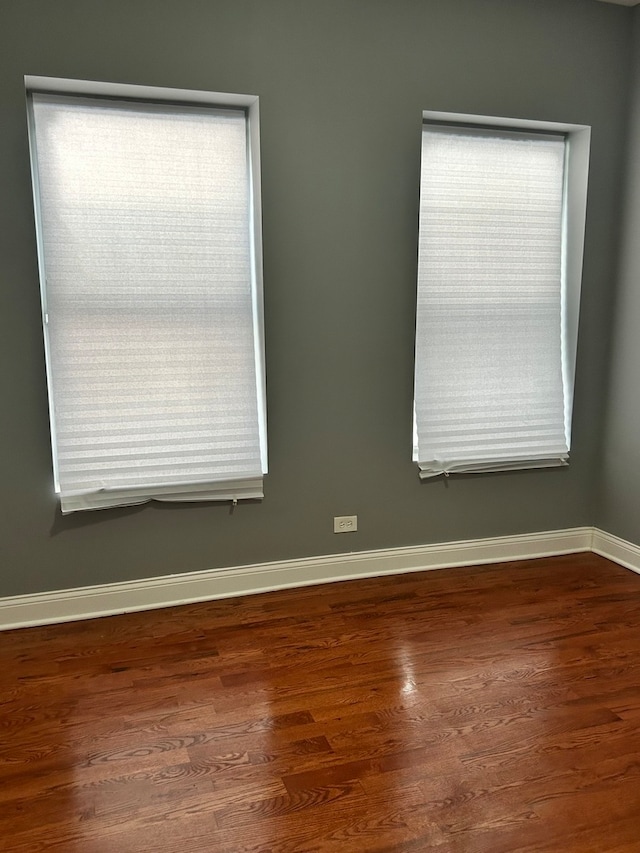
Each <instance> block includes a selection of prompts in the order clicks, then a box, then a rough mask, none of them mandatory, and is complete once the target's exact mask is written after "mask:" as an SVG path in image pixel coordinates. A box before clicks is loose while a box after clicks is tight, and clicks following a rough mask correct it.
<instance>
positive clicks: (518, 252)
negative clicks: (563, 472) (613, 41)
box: [414, 124, 569, 477]
mask: <svg viewBox="0 0 640 853" xmlns="http://www.w3.org/2000/svg"><path fill="white" fill-rule="evenodd" d="M564 162H565V140H564V138H563V137H562V136H558V137H550V136H541V135H535V134H523V133H509V132H505V131H500V130H496V131H495V132H494V131H492V130H483V129H481V128H463V127H459V128H457V127H446V126H445V127H443V126H438V125H433V126H430V125H428V124H426V125H425V126H424V129H423V135H422V175H421V190H420V234H419V261H418V304H417V329H416V370H415V434H414V445H415V446H414V460H415V461H417V462H418V465H419V469H420V474H421V476H422V477H430V476H434V475H437V474H440V473H448V472H455V471H459V472H462V471H483V470H485V471H486V470H501V469H510V468H514V469H515V468H525V467H544V466H551V465H560V464H564V463H566V460H567V458H568V451H569V436H568V419H567V418H566V406H565V403H566V397H565V390H566V389H565V380H564V376H563V349H564V340H563V325H564V324H563V270H562V266H563V187H564Z"/></svg>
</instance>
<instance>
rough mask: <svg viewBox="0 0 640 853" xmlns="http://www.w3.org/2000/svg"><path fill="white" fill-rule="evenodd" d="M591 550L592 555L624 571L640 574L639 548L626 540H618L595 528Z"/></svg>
mask: <svg viewBox="0 0 640 853" xmlns="http://www.w3.org/2000/svg"><path fill="white" fill-rule="evenodd" d="M591 550H592V551H593V553H594V554H599V555H600V556H601V557H606V558H607V559H608V560H613V562H614V563H618V564H619V565H621V566H624V567H625V569H631V571H632V572H637V573H638V574H640V547H639V546H638V545H634V544H633V543H632V542H627V541H626V539H620V537H618V536H613V534H611V533H605V531H604V530H598V529H597V528H595V529H594V531H593V542H592V545H591Z"/></svg>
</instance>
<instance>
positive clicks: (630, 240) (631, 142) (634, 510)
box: [597, 10, 640, 545]
mask: <svg viewBox="0 0 640 853" xmlns="http://www.w3.org/2000/svg"><path fill="white" fill-rule="evenodd" d="M634 47H635V50H634V55H635V57H636V60H635V65H634V68H633V72H632V73H631V74H630V77H631V79H632V80H633V90H632V97H631V108H630V124H629V134H628V146H627V158H626V165H627V169H626V186H625V191H624V193H623V194H622V201H623V210H624V219H623V229H622V244H621V253H620V259H621V260H620V275H619V279H618V289H617V293H616V299H615V317H614V322H613V336H612V358H611V374H610V380H609V388H608V393H607V395H606V396H605V403H604V404H605V410H606V412H607V424H606V431H605V435H604V440H603V476H602V483H601V485H600V488H599V496H600V504H599V507H598V511H597V524H598V526H599V527H601V528H603V529H604V530H606V531H608V532H609V533H613V534H615V535H616V536H621V537H622V538H623V539H628V540H629V541H631V542H634V543H635V544H637V545H640V240H639V239H638V238H639V235H640V10H636V13H635V28H634Z"/></svg>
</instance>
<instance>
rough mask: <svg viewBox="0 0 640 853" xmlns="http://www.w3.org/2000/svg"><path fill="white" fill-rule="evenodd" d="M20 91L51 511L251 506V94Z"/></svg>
mask: <svg viewBox="0 0 640 853" xmlns="http://www.w3.org/2000/svg"><path fill="white" fill-rule="evenodd" d="M26 83H27V93H28V108H29V126H30V140H31V152H32V171H33V184H34V199H35V208H36V222H37V236H38V251H39V262H40V279H41V292H42V306H43V323H44V335H45V349H46V360H47V375H48V385H49V403H50V416H51V435H52V446H53V463H54V475H55V485H56V491H57V492H58V493H59V495H60V500H61V506H62V511H63V512H72V511H74V510H80V509H95V508H100V507H108V506H116V505H127V504H135V503H141V502H144V501H147V500H150V499H152V498H154V499H160V500H221V499H225V500H226V499H239V498H257V497H262V482H263V474H264V472H266V436H265V402H264V367H263V332H262V327H263V324H262V274H261V247H260V202H259V189H260V181H259V161H258V125H257V122H258V112H257V110H258V104H257V98H253V97H248V96H246V97H245V96H228V95H218V94H208V93H202V92H184V91H180V90H159V89H153V88H148V87H133V86H122V85H111V84H97V83H88V82H83V81H71V80H51V79H48V78H33V77H29V78H27V80H26Z"/></svg>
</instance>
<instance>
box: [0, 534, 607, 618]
mask: <svg viewBox="0 0 640 853" xmlns="http://www.w3.org/2000/svg"><path fill="white" fill-rule="evenodd" d="M592 539H593V528H591V527H576V528H571V529H567V530H552V531H547V532H542V533H527V534H523V535H519V536H500V537H496V538H491V539H473V540H465V541H459V542H444V543H438V544H433V545H421V546H418V547H410V548H389V549H385V550H381V551H362V552H356V553H350V554H333V555H329V556H323V557H308V558H305V559H302V560H286V561H282V562H274V563H259V564H255V565H250V566H234V567H231V568H222V569H208V570H205V571H200V572H189V573H185V574H179V575H168V576H164V577H154V578H147V579H145V580H140V581H125V582H122V583H112V584H103V585H100V586H86V587H81V588H77V589H67V590H58V591H52V592H41V593H35V594H32V595H18V596H13V597H10V598H3V599H0V630H8V629H12V628H25V627H29V626H33V625H47V624H51V623H56V622H71V621H75V620H78V619H90V618H95V617H98V616H111V615H114V614H117V613H128V612H131V611H135V610H152V609H155V608H160V607H171V606H174V605H177V604H190V603H194V602H197V601H208V600H212V599H218V598H229V597H232V596H238V595H249V594H254V593H259V592H268V591H271V590H276V589H287V588H290V587H302V586H310V585H313V584H320V583H331V582H334V581H344V580H353V579H355V578H362V577H376V576H380V575H391V574H400V573H404V572H418V571H428V570H431V569H444V568H452V567H455V566H469V565H480V564H482V563H501V562H509V561H513V560H528V559H534V558H536V557H549V556H555V555H559V554H571V553H575V552H578V551H589V550H591V543H592Z"/></svg>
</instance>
